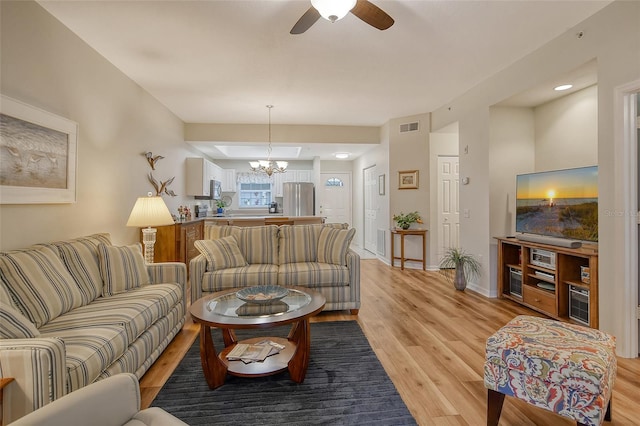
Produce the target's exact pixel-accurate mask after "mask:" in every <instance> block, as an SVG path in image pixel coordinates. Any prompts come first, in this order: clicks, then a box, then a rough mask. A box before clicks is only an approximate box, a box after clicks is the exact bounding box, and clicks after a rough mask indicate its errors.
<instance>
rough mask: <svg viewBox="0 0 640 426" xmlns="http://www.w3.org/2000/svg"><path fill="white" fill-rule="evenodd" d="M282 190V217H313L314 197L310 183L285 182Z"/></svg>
mask: <svg viewBox="0 0 640 426" xmlns="http://www.w3.org/2000/svg"><path fill="white" fill-rule="evenodd" d="M282 190H283V191H282V204H283V207H282V214H283V215H284V216H315V195H314V187H313V184H312V183H310V182H285V183H283V187H282Z"/></svg>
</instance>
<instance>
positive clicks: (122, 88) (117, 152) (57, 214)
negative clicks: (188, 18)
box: [0, 1, 197, 250]
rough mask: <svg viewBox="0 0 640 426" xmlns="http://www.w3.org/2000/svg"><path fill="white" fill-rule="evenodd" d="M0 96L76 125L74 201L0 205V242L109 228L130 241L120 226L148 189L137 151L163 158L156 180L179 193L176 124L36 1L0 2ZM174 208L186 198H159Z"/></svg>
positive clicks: (185, 152)
mask: <svg viewBox="0 0 640 426" xmlns="http://www.w3.org/2000/svg"><path fill="white" fill-rule="evenodd" d="M0 8H1V15H2V16H1V19H2V21H1V23H2V24H1V25H0V27H1V31H2V33H1V39H2V40H1V42H2V50H1V51H2V64H1V66H2V68H1V72H2V74H1V80H0V89H1V91H2V94H4V95H7V96H9V97H12V98H14V99H18V100H21V101H23V102H25V103H27V104H29V105H33V106H35V107H38V108H41V109H43V110H46V111H49V112H51V113H54V114H57V115H59V116H62V117H65V118H68V119H70V120H72V121H75V122H77V123H78V124H79V134H78V169H77V202H76V203H74V204H42V205H1V206H0V248H1V249H2V250H7V249H12V248H19V247H24V246H26V245H29V244H33V243H38V242H46V241H52V240H57V239H64V238H70V237H74V236H81V235H86V234H89V233H94V232H109V233H111V235H112V239H113V240H114V242H116V243H130V242H133V241H136V240H137V230H136V229H133V228H127V227H126V226H125V224H126V222H127V218H128V216H129V212H130V210H131V208H132V207H133V204H134V202H135V200H136V198H137V197H138V196H142V195H144V194H146V193H147V191H150V190H152V186H151V185H150V184H149V183H148V181H147V173H148V172H149V171H150V167H149V166H148V165H147V162H146V160H145V158H144V157H143V156H142V155H141V153H142V152H144V151H152V152H153V153H154V154H160V155H163V156H164V157H165V159H164V160H161V161H160V162H158V164H157V171H156V172H154V176H155V177H156V179H160V180H167V179H169V178H170V177H172V176H175V177H176V178H175V181H174V183H173V184H172V185H171V186H170V188H171V189H173V190H174V191H175V192H176V193H177V194H184V192H185V182H184V158H185V157H187V156H190V155H197V153H196V152H195V151H194V150H191V149H190V148H189V147H188V146H187V145H186V144H185V143H184V142H183V124H182V122H181V121H180V120H179V119H178V118H177V117H176V116H175V115H173V114H172V113H171V112H169V111H168V110H167V109H166V108H165V107H163V106H162V105H160V104H159V103H158V102H157V101H156V100H155V99H154V98H153V97H151V96H150V95H149V94H148V93H147V92H145V91H144V90H142V89H141V88H140V87H139V86H138V85H136V84H135V83H134V82H133V81H131V80H130V79H129V78H127V77H125V76H124V75H123V74H122V73H121V72H120V71H119V70H118V69H116V68H115V67H114V66H113V65H111V64H110V63H109V62H108V61H106V60H105V59H104V58H103V57H101V56H100V55H98V54H97V53H96V52H95V51H94V50H93V49H91V48H90V47H88V46H87V45H86V44H85V43H84V42H83V41H81V40H80V39H79V38H78V37H76V36H75V35H74V34H73V33H72V32H71V31H70V30H69V29H67V28H66V27H65V26H63V25H62V24H61V23H60V22H58V21H57V20H56V19H54V18H53V17H52V16H51V15H49V13H47V12H46V11H45V10H44V9H42V8H41V7H40V6H39V5H38V4H37V3H35V2H29V1H26V2H0ZM165 200H166V201H167V204H168V206H169V208H170V209H171V210H172V211H173V212H175V211H176V209H177V207H178V205H180V204H182V203H186V202H192V201H191V200H187V199H186V198H183V197H176V198H167V197H165Z"/></svg>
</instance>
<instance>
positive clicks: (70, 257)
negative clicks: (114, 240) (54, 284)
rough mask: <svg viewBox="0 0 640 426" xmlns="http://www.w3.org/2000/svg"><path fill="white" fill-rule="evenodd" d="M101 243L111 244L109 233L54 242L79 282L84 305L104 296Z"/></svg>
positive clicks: (72, 274) (70, 271) (63, 260)
mask: <svg viewBox="0 0 640 426" xmlns="http://www.w3.org/2000/svg"><path fill="white" fill-rule="evenodd" d="M100 243H104V244H106V245H111V238H110V236H109V234H94V235H89V236H86V237H80V238H76V239H73V240H68V241H59V242H55V243H53V245H54V246H56V247H57V248H58V252H59V253H60V258H61V259H62V262H63V263H64V265H65V266H66V267H67V270H69V273H70V274H71V276H72V277H73V279H74V280H75V281H76V283H77V284H78V288H79V289H80V292H81V293H82V300H83V305H87V304H89V303H91V301H92V300H94V299H95V298H97V297H100V296H102V286H103V283H102V276H101V275H100V261H99V260H98V245H100Z"/></svg>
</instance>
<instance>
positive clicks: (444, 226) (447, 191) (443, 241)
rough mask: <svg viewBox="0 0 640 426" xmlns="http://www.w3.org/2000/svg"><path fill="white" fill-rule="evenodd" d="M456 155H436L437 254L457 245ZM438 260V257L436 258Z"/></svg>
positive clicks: (458, 216)
mask: <svg viewBox="0 0 640 426" xmlns="http://www.w3.org/2000/svg"><path fill="white" fill-rule="evenodd" d="M459 179H460V169H459V163H458V157H457V156H442V157H438V218H437V220H438V256H439V257H440V256H441V255H442V254H443V253H444V252H445V251H446V249H448V248H449V247H459V241H460V240H459V232H460V208H459V205H458V185H459ZM438 260H439V259H438Z"/></svg>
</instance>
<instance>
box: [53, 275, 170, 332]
mask: <svg viewBox="0 0 640 426" xmlns="http://www.w3.org/2000/svg"><path fill="white" fill-rule="evenodd" d="M182 296H183V295H182V289H181V287H180V285H178V284H171V283H168V284H151V285H146V286H143V287H139V288H135V289H132V290H129V291H127V292H125V293H119V294H116V295H114V296H109V297H98V298H97V299H96V300H94V301H93V302H91V303H90V304H89V305H86V306H81V307H79V308H77V309H74V310H73V311H71V312H68V313H66V314H64V315H62V316H60V317H58V318H56V319H55V320H53V321H51V322H50V323H48V324H47V325H45V326H44V327H43V328H42V329H41V330H40V331H41V332H42V333H45V332H46V333H54V332H56V331H60V330H66V329H72V328H75V327H78V326H80V325H86V326H91V327H101V326H106V325H110V324H118V325H120V326H122V327H124V330H125V331H126V335H127V338H128V339H129V344H131V343H132V342H133V341H134V340H135V339H137V338H138V336H140V335H141V334H142V333H143V332H144V331H145V330H146V329H147V328H149V327H150V326H151V325H152V324H153V323H155V322H156V321H157V320H158V319H160V318H162V317H164V316H166V315H167V313H168V312H170V311H171V309H173V307H174V306H175V305H177V304H179V303H181V302H182Z"/></svg>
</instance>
